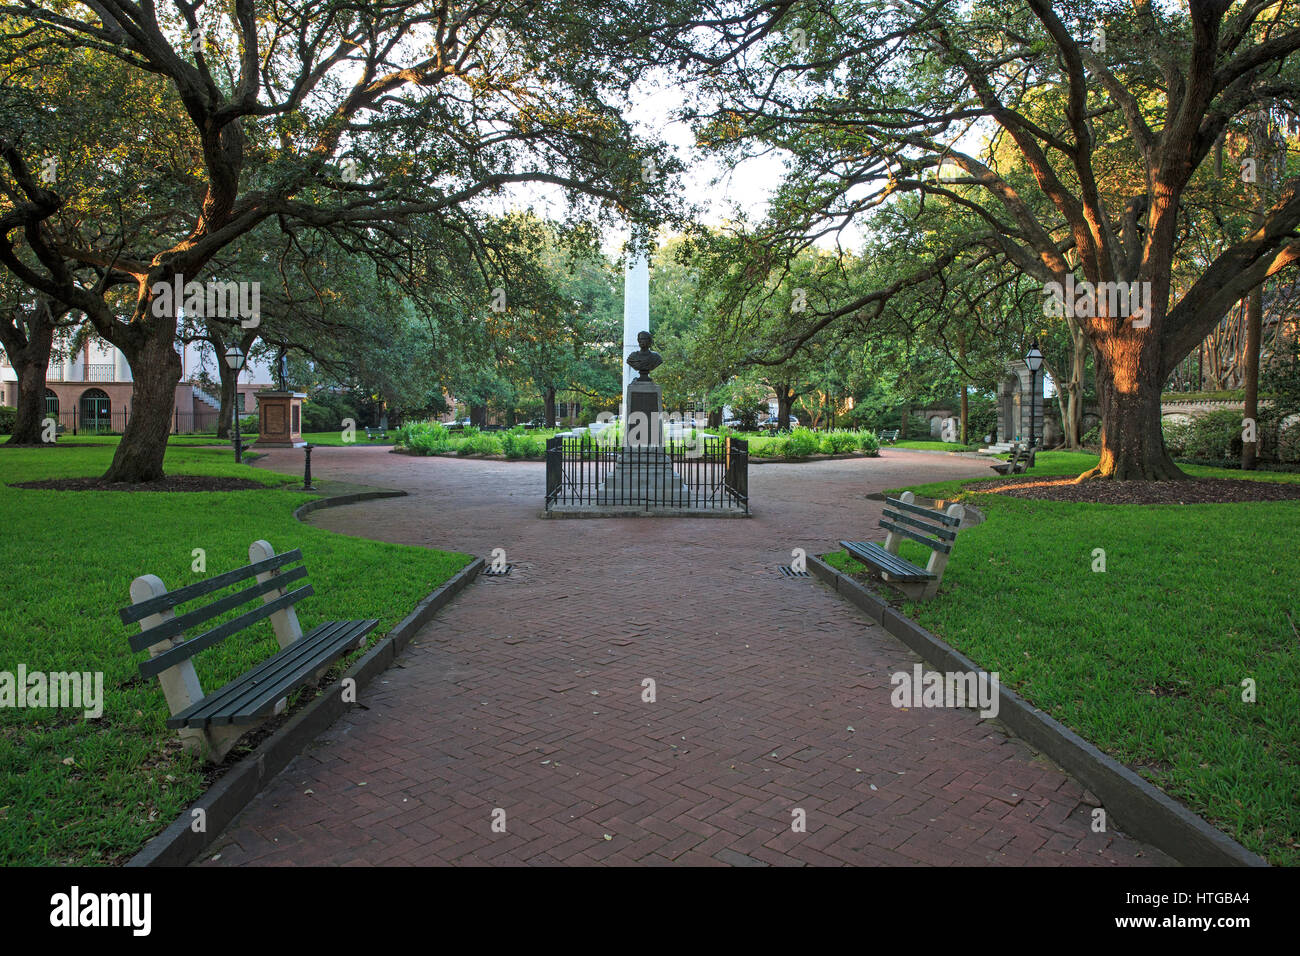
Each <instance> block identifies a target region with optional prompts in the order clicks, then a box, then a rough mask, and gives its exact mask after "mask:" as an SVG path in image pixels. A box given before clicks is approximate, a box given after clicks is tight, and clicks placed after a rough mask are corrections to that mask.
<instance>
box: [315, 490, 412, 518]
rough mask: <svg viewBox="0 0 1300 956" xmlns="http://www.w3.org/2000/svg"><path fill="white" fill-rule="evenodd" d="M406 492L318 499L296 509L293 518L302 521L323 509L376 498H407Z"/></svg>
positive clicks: (384, 492)
mask: <svg viewBox="0 0 1300 956" xmlns="http://www.w3.org/2000/svg"><path fill="white" fill-rule="evenodd" d="M406 494H407V493H406V492H405V491H354V492H352V493H351V494H347V495H335V496H334V497H333V498H317V499H316V500H315V501H309V502H307V503H306V504H305V505H299V506H298V507H297V508H295V509H294V512H293V516H294V517H295V518H297V519H298V520H299V521H301V520H302V519H303V518H305V517H307V515H309V514H311V513H312V512H313V511H320V510H321V509H322V508H338V507H340V506H341V505H354V504H356V503H357V502H358V501H373V500H374V499H376V498H405V497H406Z"/></svg>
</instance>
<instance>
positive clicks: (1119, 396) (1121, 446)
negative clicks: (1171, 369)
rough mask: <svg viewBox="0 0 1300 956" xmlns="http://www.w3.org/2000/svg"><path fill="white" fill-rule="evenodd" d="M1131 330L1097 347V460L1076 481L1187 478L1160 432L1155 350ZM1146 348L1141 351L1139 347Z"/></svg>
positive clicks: (1146, 340)
mask: <svg viewBox="0 0 1300 956" xmlns="http://www.w3.org/2000/svg"><path fill="white" fill-rule="evenodd" d="M1148 343H1150V340H1149V339H1147V338H1145V337H1142V336H1140V335H1138V334H1136V333H1134V332H1133V331H1131V330H1128V329H1126V330H1124V331H1121V332H1120V333H1118V334H1116V335H1114V336H1112V337H1109V338H1106V339H1103V340H1101V341H1099V342H1098V343H1097V347H1096V352H1095V358H1096V362H1097V398H1098V403H1099V404H1100V406H1101V461H1100V462H1098V464H1097V467H1096V468H1093V469H1091V470H1090V471H1087V472H1084V473H1083V474H1082V475H1080V476H1079V477H1078V479H1077V480H1078V481H1086V480H1088V479H1091V478H1114V479H1115V480H1117V481H1169V480H1173V479H1180V478H1186V477H1187V475H1185V474H1183V472H1182V471H1180V470H1179V468H1178V466H1177V465H1175V464H1174V461H1173V459H1172V458H1170V457H1169V453H1168V452H1167V451H1165V441H1164V434H1163V433H1162V432H1161V430H1160V389H1161V385H1162V384H1163V383H1162V382H1161V381H1160V374H1159V367H1160V362H1159V353H1158V351H1157V349H1158V346H1156V345H1154V344H1148ZM1144 346H1145V347H1144Z"/></svg>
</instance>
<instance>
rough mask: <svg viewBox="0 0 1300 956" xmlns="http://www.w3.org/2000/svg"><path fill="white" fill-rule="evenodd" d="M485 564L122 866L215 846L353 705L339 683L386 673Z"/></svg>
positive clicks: (420, 608) (441, 593) (471, 567)
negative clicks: (195, 825) (198, 827)
mask: <svg viewBox="0 0 1300 956" xmlns="http://www.w3.org/2000/svg"><path fill="white" fill-rule="evenodd" d="M363 494H368V495H369V497H390V496H392V493H391V492H389V493H385V494H382V495H377V494H375V493H368V492H367V493H363ZM399 494H405V492H399ZM342 497H353V496H348V495H344V496H342ZM357 500H364V499H363V498H359V499H357ZM322 501H338V502H339V503H343V502H341V501H339V499H338V498H335V499H322ZM309 504H317V507H333V506H332V505H320V504H318V503H317V502H309ZM304 507H306V506H304ZM299 510H300V511H301V509H299ZM295 514H296V512H295ZM483 564H484V561H483V559H482V558H475V559H474V560H473V561H471V562H470V563H469V564H468V565H466V566H465V567H464V568H462V569H461V570H460V571H458V572H456V574H454V575H453V576H452V577H451V578H450V579H449V580H447V581H446V582H445V583H444V584H443V585H442V586H441V587H439V588H437V589H436V590H434V591H433V592H431V593H430V594H429V596H428V597H426V598H425V599H424V600H423V601H421V602H420V603H419V604H417V605H416V607H415V610H413V611H412V612H411V613H410V614H408V615H407V616H406V618H405V619H404V620H402V621H401V623H399V624H398V625H397V626H396V627H394V628H393V629H392V630H391V631H389V632H388V634H387V636H386V637H384V639H383V640H381V641H380V642H379V643H377V644H376V645H375V646H374V647H372V648H371V649H370V650H369V651H367V652H366V653H365V655H364V656H362V657H361V659H360V660H358V661H357V662H356V663H354V664H353V665H352V666H351V667H349V668H348V669H347V671H345V672H344V673H343V675H342V676H341V677H340V678H339V679H338V681H337V682H335V683H334V684H332V685H331V686H330V687H328V688H326V689H325V690H324V691H323V692H322V693H321V694H320V696H319V697H317V698H316V699H315V700H313V701H312V702H311V703H309V704H307V706H305V707H304V708H303V709H302V710H301V711H299V712H298V713H297V714H295V715H294V716H293V717H291V718H290V719H289V720H288V721H287V722H286V723H285V724H284V726H282V727H280V728H279V729H278V730H276V731H275V732H274V733H273V734H271V736H269V737H267V738H266V740H264V741H262V743H261V744H260V745H259V746H258V747H257V749H256V750H254V751H253V752H252V753H251V754H249V755H248V756H247V757H245V758H244V759H243V760H241V761H240V762H239V763H237V764H236V765H235V766H233V767H231V768H230V770H229V771H227V772H226V773H225V774H224V775H223V776H222V777H221V779H220V780H218V781H217V782H216V783H214V784H213V785H212V786H211V787H210V788H209V789H208V791H207V792H206V793H204V794H203V795H202V796H201V797H199V799H198V800H196V801H195V802H194V803H193V804H191V805H190V806H189V807H187V808H186V809H185V810H184V812H182V813H181V815H180V816H179V817H178V818H177V819H176V820H175V822H173V823H172V824H171V826H169V827H168V828H167V829H166V830H164V831H163V832H162V833H160V834H158V835H157V836H156V837H154V838H153V839H152V840H150V841H149V842H148V843H147V844H145V846H144V848H143V849H142V850H140V852H139V853H137V854H136V855H135V856H133V857H132V858H131V859H130V860H128V861H127V863H126V865H127V866H185V865H186V864H188V863H191V862H193V861H194V860H195V859H197V858H198V857H199V855H200V854H202V853H203V851H204V850H206V849H207V848H208V847H209V846H211V845H212V844H213V843H214V842H216V839H217V837H219V836H220V835H221V833H222V832H223V831H224V830H225V829H226V827H228V826H229V825H230V823H231V822H232V821H233V820H234V819H235V817H237V816H238V815H239V814H240V813H241V812H242V811H243V809H244V808H245V807H246V806H247V805H248V803H249V801H251V800H252V799H253V797H255V796H256V795H257V794H258V793H260V792H261V791H262V790H263V789H264V788H265V787H266V785H267V784H268V783H269V782H270V781H271V779H272V778H273V777H274V776H275V775H276V774H278V773H279V772H280V771H281V770H283V769H284V768H285V766H286V765H287V764H288V763H289V761H290V760H292V759H293V758H294V757H296V756H298V754H300V753H302V751H303V750H304V749H305V748H306V746H307V745H308V744H309V743H311V742H312V741H313V740H315V739H316V738H317V737H318V736H320V734H322V733H323V732H324V731H325V730H327V729H328V728H329V727H330V725H331V724H333V723H334V721H336V720H338V718H339V717H341V716H342V715H343V714H344V713H345V712H346V711H348V710H350V709H351V708H352V707H354V706H355V705H354V704H345V703H344V702H343V694H342V685H343V681H344V680H347V679H348V678H351V679H352V680H354V681H356V688H357V691H358V692H359V691H360V690H361V688H363V687H365V686H366V685H367V684H369V683H370V681H372V680H373V679H374V678H375V677H376V676H378V675H379V674H381V673H383V672H384V671H385V670H387V669H388V667H389V665H390V664H392V662H393V660H394V659H395V658H396V657H397V655H398V654H400V653H401V652H402V649H403V648H405V647H406V645H407V643H408V642H409V641H410V640H411V638H412V637H414V636H415V634H416V632H417V631H419V630H420V628H422V627H423V626H424V625H425V624H427V623H428V622H429V620H430V619H431V618H432V617H433V616H434V615H435V614H437V613H438V611H440V610H442V608H443V607H445V606H446V605H447V604H448V603H449V602H450V601H451V599H452V598H453V597H455V596H456V595H457V594H458V593H460V592H461V591H462V590H464V588H465V587H466V586H467V585H468V584H469V583H470V582H471V581H473V580H474V579H475V578H476V577H478V575H479V572H481V571H482V570H483ZM358 696H360V695H359V694H358ZM200 808H201V809H202V810H203V811H204V812H205V814H206V817H207V819H206V828H205V831H204V832H203V833H195V832H194V831H193V830H192V829H190V825H191V823H192V822H193V819H194V816H193V811H194V810H195V809H200Z"/></svg>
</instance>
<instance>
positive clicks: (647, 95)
mask: <svg viewBox="0 0 1300 956" xmlns="http://www.w3.org/2000/svg"><path fill="white" fill-rule="evenodd" d="M671 77H672V75H671V74H667V73H665V74H662V75H661V76H659V77H657V78H655V77H652V78H649V79H647V80H643V81H642V82H641V83H640V84H639V85H638V87H637V88H636V90H635V91H634V94H633V97H632V99H631V101H630V102H629V103H628V104H627V106H626V108H625V109H624V111H623V115H624V117H625V118H626V119H627V120H628V122H629V123H631V125H632V127H633V129H634V130H635V131H636V133H637V134H638V135H639V136H642V137H644V138H646V139H650V140H654V139H658V140H659V141H660V142H664V143H667V144H668V145H669V147H670V148H671V149H672V150H673V152H674V153H676V155H677V157H678V158H679V159H681V160H682V162H683V163H684V164H685V165H686V166H687V171H686V172H685V173H684V174H683V175H682V177H681V179H680V187H681V190H682V191H683V192H684V194H685V196H684V198H685V199H686V200H687V202H688V203H689V204H690V205H691V206H693V207H696V208H698V209H699V210H700V215H699V220H700V221H701V222H703V223H705V224H706V225H719V224H721V223H723V222H725V221H727V220H729V219H734V218H735V217H736V216H737V214H738V213H744V214H745V215H746V216H747V217H748V218H749V219H750V220H751V221H753V220H758V219H761V218H762V216H763V214H764V212H765V211H766V209H767V203H768V201H769V199H770V198H771V196H772V194H773V192H774V191H775V190H776V189H777V187H778V186H779V185H780V183H781V180H782V178H783V175H784V165H783V163H782V162H781V160H780V158H779V157H777V156H770V155H769V156H763V157H757V158H752V159H748V160H745V161H744V162H743V163H741V164H740V165H739V166H738V167H737V168H736V169H735V170H728V169H726V167H725V166H724V164H722V163H720V162H718V161H717V160H715V159H713V158H711V157H709V156H707V155H706V154H705V153H704V152H703V151H701V150H699V149H698V148H696V144H695V136H694V133H693V132H692V131H691V129H690V127H689V126H688V125H687V124H685V123H682V122H678V121H675V120H674V119H673V116H674V113H675V112H676V111H677V110H678V109H679V108H680V107H681V106H683V105H684V103H685V101H686V93H685V91H684V90H683V89H682V88H681V87H680V86H679V85H676V84H675V83H673V82H671ZM505 201H506V206H507V207H508V208H515V209H522V208H526V207H528V206H532V207H533V209H534V211H536V212H537V213H538V214H539V215H545V216H548V217H551V218H555V219H560V218H563V217H564V216H565V214H566V210H567V207H566V204H565V202H564V199H563V197H562V194H561V191H560V189H559V188H558V187H551V186H547V185H542V184H525V185H521V186H517V187H515V188H514V189H513V190H512V191H510V192H509V193H507V194H506V200H505ZM842 238H843V240H844V241H845V242H847V243H851V244H853V245H857V244H858V243H859V242H860V241H861V234H860V233H858V232H857V231H855V230H846V232H845V234H844V236H843V237H842ZM626 240H627V231H626V230H621V229H620V230H615V229H611V230H608V231H607V233H606V235H605V236H604V242H603V247H604V251H605V253H606V254H607V255H610V256H612V257H615V258H617V257H619V256H621V255H622V253H623V244H624V242H625V241H626Z"/></svg>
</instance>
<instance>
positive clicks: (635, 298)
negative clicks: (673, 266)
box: [619, 250, 650, 421]
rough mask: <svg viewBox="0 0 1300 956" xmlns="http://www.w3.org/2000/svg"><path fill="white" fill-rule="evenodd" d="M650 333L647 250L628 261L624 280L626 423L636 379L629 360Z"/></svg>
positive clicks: (624, 403)
mask: <svg viewBox="0 0 1300 956" xmlns="http://www.w3.org/2000/svg"><path fill="white" fill-rule="evenodd" d="M649 331H650V262H649V260H648V259H647V258H646V254H645V251H644V250H642V251H641V252H639V253H637V254H636V256H635V257H634V258H632V259H631V260H630V261H629V262H628V266H627V273H626V275H624V277H623V398H622V401H621V402H620V405H619V407H620V409H621V411H622V413H623V415H624V421H626V420H627V419H626V415H627V409H626V408H624V407H623V406H625V405H626V404H627V386H628V384H629V383H630V382H631V381H632V379H633V378H635V377H636V373H635V372H633V370H632V368H631V366H629V365H628V364H627V357H628V356H629V355H631V354H632V353H633V352H635V351H636V350H637V349H638V348H640V346H639V345H637V342H636V337H637V334H638V333H640V332H649Z"/></svg>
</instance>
